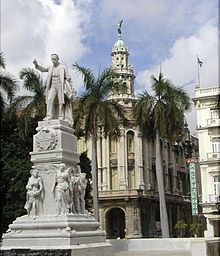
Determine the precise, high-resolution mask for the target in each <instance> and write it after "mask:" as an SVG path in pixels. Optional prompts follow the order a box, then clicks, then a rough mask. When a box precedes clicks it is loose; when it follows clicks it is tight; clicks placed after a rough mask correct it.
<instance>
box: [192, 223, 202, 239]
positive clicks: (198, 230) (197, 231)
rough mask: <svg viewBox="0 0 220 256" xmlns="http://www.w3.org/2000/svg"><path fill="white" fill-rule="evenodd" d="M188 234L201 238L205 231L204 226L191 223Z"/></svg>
mask: <svg viewBox="0 0 220 256" xmlns="http://www.w3.org/2000/svg"><path fill="white" fill-rule="evenodd" d="M189 229H190V233H191V235H192V236H194V237H202V236H203V232H204V230H205V226H204V224H203V223H192V224H190V227H189Z"/></svg>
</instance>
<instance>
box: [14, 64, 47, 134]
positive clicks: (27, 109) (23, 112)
mask: <svg viewBox="0 0 220 256" xmlns="http://www.w3.org/2000/svg"><path fill="white" fill-rule="evenodd" d="M20 79H21V80H23V86H24V88H25V89H27V90H28V91H30V93H31V94H30V95H24V96H19V97H17V98H16V100H15V102H14V104H15V105H16V106H17V107H18V108H20V111H19V115H20V118H19V120H20V121H19V130H20V134H21V137H22V138H24V137H26V136H27V134H28V132H29V129H30V126H31V122H30V121H31V120H32V119H33V118H35V119H37V120H42V119H43V118H44V117H45V115H46V103H45V98H44V91H45V83H44V82H43V80H42V78H41V77H40V75H39V73H38V72H36V71H35V70H33V69H31V68H24V69H22V70H21V71H20Z"/></svg>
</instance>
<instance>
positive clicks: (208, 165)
mask: <svg viewBox="0 0 220 256" xmlns="http://www.w3.org/2000/svg"><path fill="white" fill-rule="evenodd" d="M195 91H196V97H195V99H194V102H195V106H196V112H197V133H198V139H199V152H200V157H199V164H200V169H201V182H202V209H203V214H204V215H205V217H206V218H207V219H206V221H207V230H206V232H205V236H206V237H214V236H220V117H219V113H218V110H217V96H218V95H219V94H220V88H219V87H212V88H200V87H199V86H197V87H196V90H195Z"/></svg>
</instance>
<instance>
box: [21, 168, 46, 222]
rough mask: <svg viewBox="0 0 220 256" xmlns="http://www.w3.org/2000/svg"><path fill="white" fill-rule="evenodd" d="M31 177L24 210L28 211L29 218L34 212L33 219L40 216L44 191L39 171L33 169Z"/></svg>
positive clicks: (27, 187)
mask: <svg viewBox="0 0 220 256" xmlns="http://www.w3.org/2000/svg"><path fill="white" fill-rule="evenodd" d="M30 173H31V177H30V178H29V180H28V183H27V186H26V189H27V195H26V203H25V206H24V208H25V209H26V210H27V214H28V216H30V215H31V212H32V211H33V218H34V219H35V218H36V216H38V215H39V204H40V203H41V201H42V198H41V194H42V190H43V182H42V178H41V177H39V176H38V170H37V169H35V168H34V167H33V169H32V170H31V171H30Z"/></svg>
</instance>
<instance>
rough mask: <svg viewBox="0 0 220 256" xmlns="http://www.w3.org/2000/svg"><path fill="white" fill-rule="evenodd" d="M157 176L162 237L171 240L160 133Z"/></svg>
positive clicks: (157, 137) (157, 146) (157, 140)
mask: <svg viewBox="0 0 220 256" xmlns="http://www.w3.org/2000/svg"><path fill="white" fill-rule="evenodd" d="M156 176H157V185H158V192H159V202H160V223H161V229H162V236H163V238H169V224H168V216H167V208H166V201H165V191H164V176H163V164H162V157H161V149H160V138H159V134H158V132H157V133H156Z"/></svg>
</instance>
